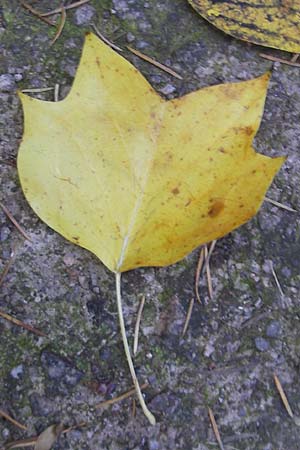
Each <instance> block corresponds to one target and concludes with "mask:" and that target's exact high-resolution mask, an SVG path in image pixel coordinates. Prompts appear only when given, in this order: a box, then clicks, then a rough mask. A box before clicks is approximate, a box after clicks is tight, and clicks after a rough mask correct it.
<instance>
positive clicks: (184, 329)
mask: <svg viewBox="0 0 300 450" xmlns="http://www.w3.org/2000/svg"><path fill="white" fill-rule="evenodd" d="M194 302H195V301H194V297H192V298H191V301H190V304H189V307H188V311H187V315H186V319H185V322H184V326H183V330H182V337H184V335H185V333H186V332H187V329H188V326H189V323H190V320H191V316H192V312H193V307H194Z"/></svg>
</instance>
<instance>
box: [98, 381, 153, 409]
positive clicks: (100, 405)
mask: <svg viewBox="0 0 300 450" xmlns="http://www.w3.org/2000/svg"><path fill="white" fill-rule="evenodd" d="M148 386H149V385H148V383H144V384H142V385H141V386H140V388H141V390H142V389H146V388H147V387H148ZM134 394H136V389H135V388H132V389H130V390H129V391H127V392H125V393H124V394H121V395H119V396H118V397H115V398H111V399H109V400H105V401H104V402H101V403H98V404H97V405H95V408H96V409H98V408H104V407H105V406H110V405H113V404H114V403H118V402H120V401H121V400H125V399H126V398H128V397H131V396H132V395H134Z"/></svg>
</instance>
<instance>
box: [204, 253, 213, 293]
mask: <svg viewBox="0 0 300 450" xmlns="http://www.w3.org/2000/svg"><path fill="white" fill-rule="evenodd" d="M204 255H205V260H207V258H208V250H207V245H205V246H204ZM206 279H207V289H208V295H209V298H210V299H211V300H212V298H213V287H212V281H211V273H210V265H209V261H208V262H207V264H206Z"/></svg>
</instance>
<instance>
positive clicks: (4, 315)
mask: <svg viewBox="0 0 300 450" xmlns="http://www.w3.org/2000/svg"><path fill="white" fill-rule="evenodd" d="M0 317H2V318H3V319H5V320H8V321H9V322H11V323H13V324H15V325H17V326H19V327H22V328H25V330H28V331H30V332H31V333H34V334H37V335H38V336H46V334H45V333H43V331H40V330H38V329H37V328H34V327H32V326H31V325H28V324H27V323H24V322H22V321H21V320H19V319H16V318H15V317H13V316H10V315H9V314H7V313H5V312H3V311H0Z"/></svg>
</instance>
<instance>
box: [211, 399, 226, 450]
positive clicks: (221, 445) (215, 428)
mask: <svg viewBox="0 0 300 450" xmlns="http://www.w3.org/2000/svg"><path fill="white" fill-rule="evenodd" d="M208 415H209V419H210V421H211V425H212V428H213V430H214V434H215V436H216V439H217V442H218V444H219V447H220V449H221V450H225V449H224V445H223V442H222V439H221V435H220V433H219V429H218V425H217V422H216V419H215V416H214V415H213V412H212V410H211V409H210V408H208Z"/></svg>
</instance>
